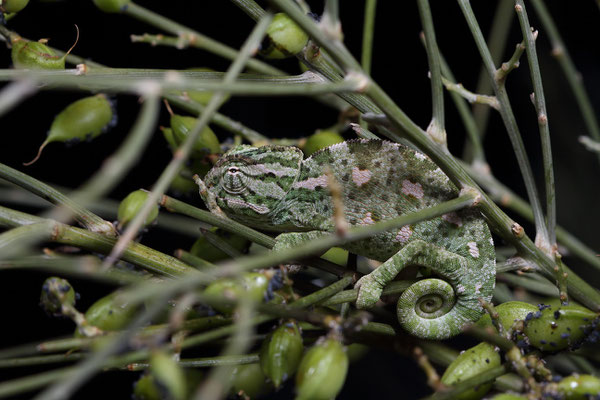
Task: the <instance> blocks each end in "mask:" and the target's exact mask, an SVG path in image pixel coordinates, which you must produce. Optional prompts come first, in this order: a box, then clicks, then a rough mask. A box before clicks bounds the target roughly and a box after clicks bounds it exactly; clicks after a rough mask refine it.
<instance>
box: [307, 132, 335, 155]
mask: <svg viewBox="0 0 600 400" xmlns="http://www.w3.org/2000/svg"><path fill="white" fill-rule="evenodd" d="M343 141H344V138H343V137H342V136H340V134H339V133H337V132H334V131H327V130H322V131H317V132H316V133H315V134H313V135H312V136H309V137H308V139H306V142H305V143H304V146H303V147H302V151H303V152H304V155H306V156H307V157H308V156H310V155H312V154H313V153H314V152H316V151H317V150H321V149H324V148H325V147H329V146H332V145H334V144H336V143H341V142H343Z"/></svg>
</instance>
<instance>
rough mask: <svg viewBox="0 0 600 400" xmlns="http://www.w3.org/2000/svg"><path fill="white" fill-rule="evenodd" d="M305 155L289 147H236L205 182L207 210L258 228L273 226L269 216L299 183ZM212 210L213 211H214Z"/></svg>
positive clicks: (221, 160) (204, 198) (218, 162)
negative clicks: (216, 210)
mask: <svg viewBox="0 0 600 400" xmlns="http://www.w3.org/2000/svg"><path fill="white" fill-rule="evenodd" d="M301 163H302V151H301V150H300V149H298V148H296V147H290V146H271V145H269V146H263V147H252V146H247V145H241V146H237V147H235V148H233V149H231V150H230V151H228V152H227V153H226V154H224V155H223V156H222V157H221V158H220V159H219V161H217V163H216V164H215V165H214V167H213V168H212V169H211V170H210V171H209V172H208V173H207V174H206V177H205V178H204V183H205V186H206V188H205V193H202V188H201V191H200V192H201V196H202V198H203V200H204V202H205V203H207V206H208V207H209V208H211V205H210V204H209V203H210V202H211V201H212V200H214V202H215V203H216V205H217V206H218V207H219V208H221V210H222V211H223V212H225V214H226V215H227V216H228V217H230V218H232V219H236V220H243V221H244V222H245V223H247V224H250V225H252V226H254V227H257V228H268V227H269V226H270V225H272V224H271V223H270V222H271V221H270V218H269V214H270V213H271V211H273V210H274V209H275V207H276V206H277V204H279V203H280V202H281V201H282V200H283V199H284V198H285V196H286V194H287V193H288V191H289V190H290V189H291V187H292V184H293V183H294V182H295V181H296V180H297V178H298V175H299V173H300V165H301ZM211 210H212V208H211Z"/></svg>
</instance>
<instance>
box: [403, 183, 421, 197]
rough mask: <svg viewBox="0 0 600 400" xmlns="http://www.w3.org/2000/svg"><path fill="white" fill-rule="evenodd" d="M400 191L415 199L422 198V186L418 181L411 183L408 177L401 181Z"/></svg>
mask: <svg viewBox="0 0 600 400" xmlns="http://www.w3.org/2000/svg"><path fill="white" fill-rule="evenodd" d="M402 193H404V194H405V195H407V196H413V197H416V198H417V199H422V198H423V187H422V186H421V184H420V183H418V182H417V183H412V182H411V181H409V180H408V179H405V180H403V181H402Z"/></svg>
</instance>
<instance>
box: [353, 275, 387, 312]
mask: <svg viewBox="0 0 600 400" xmlns="http://www.w3.org/2000/svg"><path fill="white" fill-rule="evenodd" d="M354 287H355V288H357V289H358V298H357V299H356V308H358V309H365V308H371V307H373V306H374V305H375V303H377V301H378V300H379V298H380V297H381V292H382V291H383V285H381V284H380V283H379V282H377V281H376V280H375V279H374V278H373V277H372V276H371V274H369V275H365V276H363V277H362V278H360V279H359V280H358V281H357V282H356V284H355V285H354Z"/></svg>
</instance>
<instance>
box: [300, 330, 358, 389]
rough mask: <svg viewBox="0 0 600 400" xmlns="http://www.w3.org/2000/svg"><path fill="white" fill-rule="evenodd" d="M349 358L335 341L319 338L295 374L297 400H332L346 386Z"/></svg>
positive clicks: (342, 347)
mask: <svg viewBox="0 0 600 400" xmlns="http://www.w3.org/2000/svg"><path fill="white" fill-rule="evenodd" d="M347 372H348V356H347V355H346V352H345V351H344V346H342V344H341V343H340V342H339V341H338V340H336V339H333V338H326V339H323V338H322V339H320V340H319V341H317V343H316V344H315V345H314V346H313V347H311V348H310V350H308V351H307V352H306V354H305V355H304V357H303V358H302V361H301V362H300V366H299V367H298V372H297V373H296V393H297V397H296V400H308V399H310V400H328V399H333V398H335V396H337V394H338V393H339V391H340V390H341V389H342V386H344V381H345V380H346V373H347Z"/></svg>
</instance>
